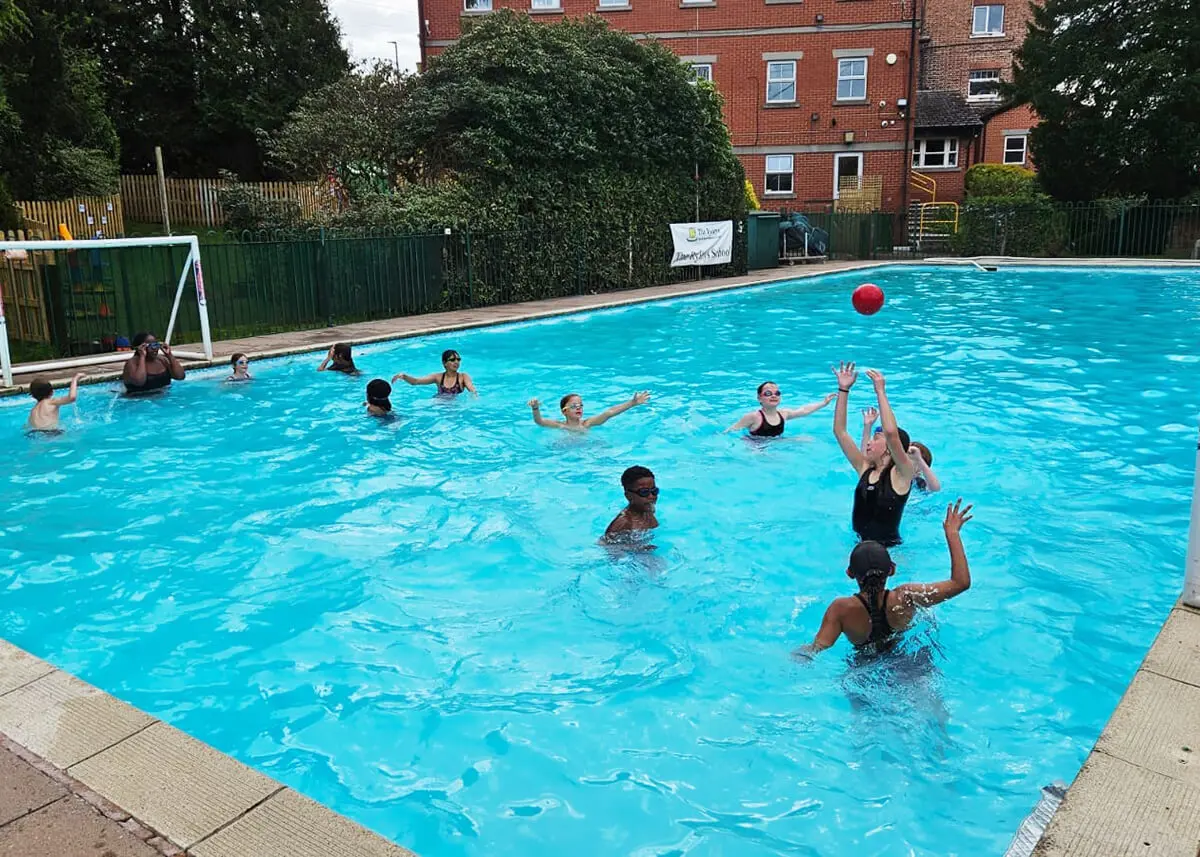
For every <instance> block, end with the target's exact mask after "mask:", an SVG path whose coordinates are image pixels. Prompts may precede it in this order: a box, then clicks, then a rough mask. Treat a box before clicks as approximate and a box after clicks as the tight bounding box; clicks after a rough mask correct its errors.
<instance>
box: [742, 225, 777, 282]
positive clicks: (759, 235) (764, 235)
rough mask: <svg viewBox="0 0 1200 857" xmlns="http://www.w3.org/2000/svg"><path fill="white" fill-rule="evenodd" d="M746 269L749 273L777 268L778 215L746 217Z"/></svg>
mask: <svg viewBox="0 0 1200 857" xmlns="http://www.w3.org/2000/svg"><path fill="white" fill-rule="evenodd" d="M746 267H747V268H748V269H749V270H751V271H758V270H762V269H763V268H778V267H779V213H778V212H776V211H752V212H750V213H749V214H747V215H746Z"/></svg>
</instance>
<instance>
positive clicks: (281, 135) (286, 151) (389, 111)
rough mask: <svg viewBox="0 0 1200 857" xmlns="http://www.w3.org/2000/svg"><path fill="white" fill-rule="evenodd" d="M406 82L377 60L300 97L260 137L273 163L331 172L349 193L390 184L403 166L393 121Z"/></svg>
mask: <svg viewBox="0 0 1200 857" xmlns="http://www.w3.org/2000/svg"><path fill="white" fill-rule="evenodd" d="M411 84H412V78H410V77H406V76H404V75H400V74H398V73H397V72H396V69H395V68H394V67H393V66H392V65H391V64H390V63H377V64H376V65H375V66H374V67H373V68H371V69H369V70H365V69H356V70H354V71H352V72H349V73H347V74H345V75H343V76H342V77H341V79H339V80H337V81H335V82H333V83H330V84H328V85H326V86H324V87H322V88H321V89H318V90H316V91H315V92H312V93H309V94H308V95H305V96H304V97H303V98H302V99H301V100H300V105H299V106H298V107H297V108H296V110H295V111H294V112H293V113H292V116H291V118H290V119H289V120H288V122H287V123H286V124H285V125H284V126H283V127H282V128H280V129H279V131H278V132H277V133H276V134H274V135H264V137H265V139H266V143H267V148H268V151H269V152H270V155H271V158H272V160H273V162H274V163H275V164H277V165H278V166H280V167H281V168H283V169H284V170H286V171H287V172H289V173H291V174H292V175H294V176H296V177H300V178H313V177H324V176H326V175H328V174H330V173H332V174H334V175H336V176H337V177H338V178H339V179H340V180H341V181H342V183H343V185H344V186H345V187H346V189H347V191H348V192H349V193H350V194H351V196H354V197H364V196H366V195H368V194H370V193H372V192H374V193H378V192H381V191H386V190H388V189H389V188H392V187H394V186H395V184H396V181H397V179H398V177H399V176H400V173H401V170H402V168H403V166H404V164H403V163H402V161H401V156H400V154H399V149H400V145H399V142H398V140H397V136H396V122H397V117H398V116H399V114H400V112H401V111H402V110H403V109H404V103H405V99H406V98H407V96H408V90H409V88H410V87H411Z"/></svg>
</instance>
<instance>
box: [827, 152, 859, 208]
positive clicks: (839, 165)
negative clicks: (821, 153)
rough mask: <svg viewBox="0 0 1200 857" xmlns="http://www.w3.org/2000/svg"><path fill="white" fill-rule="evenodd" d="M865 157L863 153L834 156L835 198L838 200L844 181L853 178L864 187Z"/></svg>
mask: <svg viewBox="0 0 1200 857" xmlns="http://www.w3.org/2000/svg"><path fill="white" fill-rule="evenodd" d="M862 174H863V156H862V152H838V153H837V154H836V155H834V156H833V198H834V199H837V198H838V195H839V193H840V188H841V186H842V179H844V178H850V177H851V176H853V177H854V178H856V179H858V186H859V187H862Z"/></svg>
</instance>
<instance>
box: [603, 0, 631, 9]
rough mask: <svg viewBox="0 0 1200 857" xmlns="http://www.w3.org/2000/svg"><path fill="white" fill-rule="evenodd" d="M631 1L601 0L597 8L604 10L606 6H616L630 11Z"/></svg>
mask: <svg viewBox="0 0 1200 857" xmlns="http://www.w3.org/2000/svg"><path fill="white" fill-rule="evenodd" d="M629 3H630V0H599V2H598V3H597V4H596V6H597V8H600V9H603V8H605V7H606V6H615V7H617V8H618V9H628V8H629Z"/></svg>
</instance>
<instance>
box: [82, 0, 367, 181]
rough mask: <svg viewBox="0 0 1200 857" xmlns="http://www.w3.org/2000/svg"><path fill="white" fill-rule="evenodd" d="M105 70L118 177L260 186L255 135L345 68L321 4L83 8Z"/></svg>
mask: <svg viewBox="0 0 1200 857" xmlns="http://www.w3.org/2000/svg"><path fill="white" fill-rule="evenodd" d="M82 3H83V4H84V6H85V7H86V9H87V28H86V31H85V32H86V36H87V38H88V40H89V43H91V44H94V45H96V46H97V51H98V52H99V54H100V56H101V58H102V60H103V63H104V69H105V80H106V83H107V86H108V92H109V98H108V103H109V107H110V110H111V112H112V115H113V117H114V120H115V122H116V125H117V128H118V131H119V133H120V138H121V147H122V166H123V167H124V169H125V170H126V171H130V172H146V171H150V170H153V168H154V147H155V146H156V145H160V146H162V147H163V150H164V155H165V158H166V162H167V167H168V169H169V170H171V171H172V172H175V173H179V174H184V175H215V174H216V172H217V171H218V169H220V168H222V167H224V168H228V169H231V170H234V171H235V172H238V173H240V174H241V175H243V176H244V177H247V178H250V177H259V176H260V175H261V174H262V173H263V168H264V158H263V152H262V149H261V147H260V145H259V141H258V132H259V130H260V129H265V130H266V131H268V132H270V131H274V130H276V129H277V128H279V126H280V125H282V124H283V122H284V121H285V120H286V118H287V116H288V114H289V113H291V112H292V110H294V109H295V108H296V106H297V105H298V104H299V102H300V99H301V98H302V97H303V96H304V95H305V94H307V93H309V92H311V91H313V90H316V89H319V88H320V87H322V86H324V85H326V84H328V83H330V82H332V81H335V80H337V79H338V78H340V77H341V76H342V75H343V74H344V73H345V71H346V70H347V68H348V67H349V59H348V57H347V55H346V51H345V49H344V48H343V47H342V45H341V34H340V32H339V30H338V26H337V23H336V21H335V20H334V19H333V18H332V16H331V15H330V13H329V9H328V6H327V0H255V2H253V3H250V2H247V0H82Z"/></svg>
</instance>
